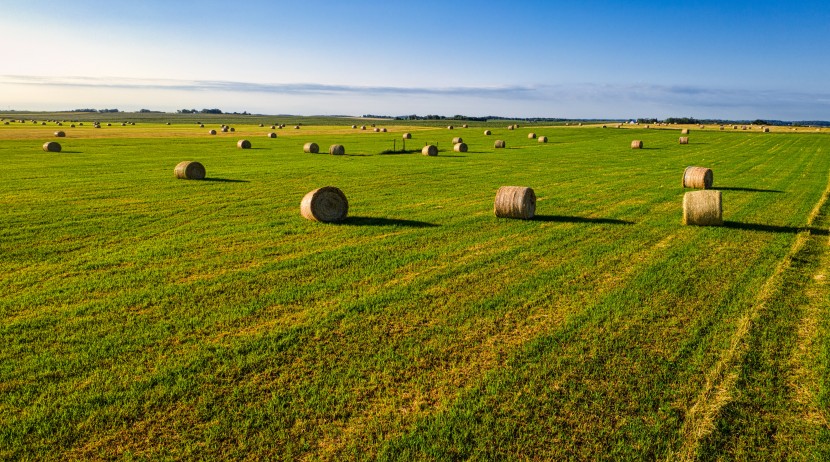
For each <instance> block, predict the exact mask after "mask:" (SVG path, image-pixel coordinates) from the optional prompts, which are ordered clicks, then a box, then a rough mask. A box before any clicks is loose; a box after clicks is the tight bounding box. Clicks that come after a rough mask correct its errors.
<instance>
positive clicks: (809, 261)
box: [0, 116, 830, 460]
mask: <svg viewBox="0 0 830 462" xmlns="http://www.w3.org/2000/svg"><path fill="white" fill-rule="evenodd" d="M114 117H119V116H114ZM193 117H195V116H193ZM202 118H204V119H206V118H205V117H202ZM7 120H8V119H7ZM114 120H115V119H114ZM274 120H275V121H279V118H278V117H277V118H274ZM203 122H204V123H205V124H206V126H205V128H199V127H198V126H196V125H195V124H194V123H193V121H192V120H191V119H190V118H182V119H180V120H174V123H173V124H172V125H169V126H168V125H165V124H163V123H147V122H140V123H138V124H137V125H136V126H126V127H121V126H120V124H115V123H113V126H112V127H106V126H105V127H102V128H101V129H94V128H92V127H91V126H90V125H89V124H88V123H87V124H85V125H84V126H83V127H80V126H78V127H76V128H68V127H67V125H68V124H64V126H63V127H60V128H56V126H55V125H54V124H51V123H50V124H49V125H47V126H41V125H35V124H31V123H25V124H21V123H12V124H10V125H8V126H7V125H0V162H2V167H0V206H1V207H2V208H0V319H1V320H2V322H0V346H2V348H0V459H79V460H80V459H110V458H116V459H128V460H129V459H283V460H375V459H379V460H458V459H467V458H470V459H474V460H551V459H557V460H562V459H577V460H579V459H594V460H596V459H608V460H651V459H660V460H715V459H717V460H759V459H767V460H769V459H797V460H826V459H827V458H830V428H828V417H829V416H828V409H830V408H828V406H830V367H828V366H830V364H828V363H830V312H828V308H830V287H828V283H827V280H826V276H827V268H828V267H830V252H828V242H829V241H828V239H830V237H828V227H830V205H828V185H829V183H828V180H829V179H830V177H829V174H830V136H828V135H827V134H826V133H815V132H811V133H793V132H789V131H788V132H783V131H779V132H774V133H759V130H758V129H757V127H756V128H755V129H754V130H750V131H740V130H738V131H736V130H725V131H720V130H717V129H707V130H698V129H697V127H693V128H692V133H691V135H690V144H689V145H685V146H684V145H679V144H678V142H677V138H678V136H679V130H677V129H667V128H665V127H663V128H661V129H649V130H646V129H644V128H624V129H616V128H610V127H609V128H607V129H603V128H600V127H598V126H592V127H589V126H583V127H562V126H555V127H554V126H539V125H534V126H532V127H530V126H527V127H526V126H524V125H522V126H521V127H520V128H519V129H518V130H513V131H508V130H507V129H506V123H499V124H472V123H471V124H470V125H471V128H468V129H462V128H460V123H458V122H454V123H455V124H457V125H456V129H454V130H447V129H446V128H445V126H446V122H444V123H443V126H441V127H439V126H437V125H436V124H410V125H406V126H402V125H395V124H394V122H392V121H376V123H377V124H378V126H379V127H380V126H383V127H388V129H389V132H388V133H373V132H371V129H369V130H367V131H361V130H359V129H358V130H352V129H351V128H350V125H351V123H353V121H351V120H347V121H345V122H342V121H339V122H338V123H337V124H334V123H329V124H328V125H320V124H321V123H325V120H324V119H319V120H318V119H310V120H306V121H305V123H304V125H303V126H302V128H301V129H299V130H295V129H293V128H292V126H291V125H289V126H288V127H286V128H284V129H281V130H274V131H275V132H276V133H277V134H278V137H277V138H276V139H268V138H266V137H265V135H266V133H268V132H270V131H272V130H270V129H269V127H268V126H266V127H264V128H260V127H258V126H257V125H256V124H246V125H235V128H236V132H235V133H220V134H219V135H216V136H209V135H208V134H207V130H208V129H210V128H218V125H219V123H221V121H220V119H219V118H216V119H211V120H203ZM341 122H342V123H341ZM372 122H374V121H363V122H354V123H357V124H358V125H360V124H362V123H365V124H367V125H368V124H369V123H372ZM283 123H289V124H290V123H293V121H288V120H287V119H286V120H285V121H284V122H283ZM266 124H267V122H266ZM485 127H486V128H490V129H491V130H493V135H492V136H484V135H483V133H482V132H483V129H484V128H485ZM57 129H62V130H64V131H65V132H66V133H67V137H66V138H61V139H56V138H54V137H53V136H51V134H52V132H54V131H55V130H57ZM529 131H533V132H535V133H537V134H538V135H546V136H548V138H549V142H548V143H547V144H540V143H537V141H536V140H533V139H528V138H527V133H528V132H529ZM804 131H806V130H804ZM403 132H411V133H412V134H413V139H412V140H408V141H407V149H416V148H420V147H421V146H423V145H424V144H425V143H427V142H429V143H437V144H438V147H439V149H440V153H439V156H438V157H426V156H421V155H420V154H388V155H382V154H380V153H381V152H383V151H384V150H388V149H392V146H393V140H396V141H395V147H396V148H397V149H400V148H401V139H400V138H401V134H402V133H403ZM456 136H460V137H463V138H464V141H465V142H466V143H467V144H468V146H469V149H470V150H469V152H467V153H454V152H452V149H451V146H452V145H451V142H450V141H451V139H452V138H453V137H456ZM242 138H245V139H248V140H250V141H251V142H252V144H253V149H250V150H241V149H237V148H236V141H237V140H239V139H242ZM496 139H503V140H506V142H507V149H499V150H496V149H493V142H494V141H495V140H496ZM632 139H641V140H643V141H644V143H645V149H642V150H632V149H630V148H629V145H630V142H631V140H632ZM51 140H57V141H59V142H60V143H61V144H62V145H63V152H61V153H47V152H44V151H43V150H42V149H41V145H42V144H43V143H44V142H46V141H51ZM307 141H314V142H316V143H318V144H319V145H320V147H321V151H326V152H327V148H328V146H329V145H330V144H335V143H339V144H343V145H344V146H345V148H346V155H345V156H330V155H327V154H319V155H311V154H304V153H303V152H302V146H303V144H304V143H305V142H307ZM182 160H197V161H199V162H201V163H203V164H204V165H205V167H206V169H207V177H208V178H207V180H206V181H187V180H176V179H174V178H173V168H174V167H175V165H176V164H177V163H178V162H180V161H182ZM688 165H701V166H706V167H710V168H712V169H713V171H714V176H715V189H719V190H721V191H722V193H723V201H724V202H723V204H724V205H723V212H724V220H725V224H724V226H723V227H687V226H681V225H680V221H681V203H682V196H683V193H684V190H683V189H682V188H681V176H682V174H683V169H684V168H685V167H686V166H688ZM326 185H333V186H337V187H339V188H340V189H341V190H343V192H344V193H345V194H346V195H347V196H348V198H349V216H350V218H348V219H347V220H346V221H345V222H344V223H341V224H323V223H316V222H311V221H307V220H305V219H303V218H302V217H301V216H300V213H299V204H300V200H301V199H302V197H303V195H304V194H305V193H307V192H308V191H310V190H312V189H315V188H317V187H321V186H326ZM503 185H520V186H530V187H532V188H533V189H534V190H535V192H536V195H537V197H538V204H537V209H536V213H537V217H536V219H534V220H531V221H522V220H509V219H497V218H496V217H495V216H494V215H493V210H492V209H493V199H494V196H495V192H496V190H497V189H498V187H499V186H503Z"/></svg>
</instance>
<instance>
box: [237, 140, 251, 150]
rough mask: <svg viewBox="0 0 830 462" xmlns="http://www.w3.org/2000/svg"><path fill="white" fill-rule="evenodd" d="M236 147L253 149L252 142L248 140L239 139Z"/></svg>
mask: <svg viewBox="0 0 830 462" xmlns="http://www.w3.org/2000/svg"><path fill="white" fill-rule="evenodd" d="M236 147H237V148H239V149H251V142H250V141H248V140H239V141H237V142H236Z"/></svg>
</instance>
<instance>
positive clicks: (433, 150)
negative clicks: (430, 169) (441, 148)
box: [421, 144, 438, 156]
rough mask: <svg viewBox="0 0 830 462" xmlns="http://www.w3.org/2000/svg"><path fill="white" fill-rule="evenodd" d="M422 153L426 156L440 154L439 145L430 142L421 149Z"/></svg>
mask: <svg viewBox="0 0 830 462" xmlns="http://www.w3.org/2000/svg"><path fill="white" fill-rule="evenodd" d="M421 154H422V155H425V156H437V155H438V147H437V146H434V145H431V144H428V145H426V146H424V147H423V148H422V149H421Z"/></svg>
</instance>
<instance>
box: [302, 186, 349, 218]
mask: <svg viewBox="0 0 830 462" xmlns="http://www.w3.org/2000/svg"><path fill="white" fill-rule="evenodd" d="M348 213H349V201H348V200H347V199H346V195H345V194H343V191H341V190H340V189H338V188H335V187H334V186H324V187H322V188H318V189H315V190H314V191H311V192H309V193H308V194H306V195H305V196H304V197H303V200H302V201H301V202H300V214H301V215H302V216H303V217H305V218H306V219H308V220H312V221H320V222H323V223H332V222H337V221H342V220H343V219H345V218H346V215H347V214H348Z"/></svg>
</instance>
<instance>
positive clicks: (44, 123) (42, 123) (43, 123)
mask: <svg viewBox="0 0 830 462" xmlns="http://www.w3.org/2000/svg"><path fill="white" fill-rule="evenodd" d="M40 124H41V125H46V122H41V123H40ZM107 126H109V124H107Z"/></svg>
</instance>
